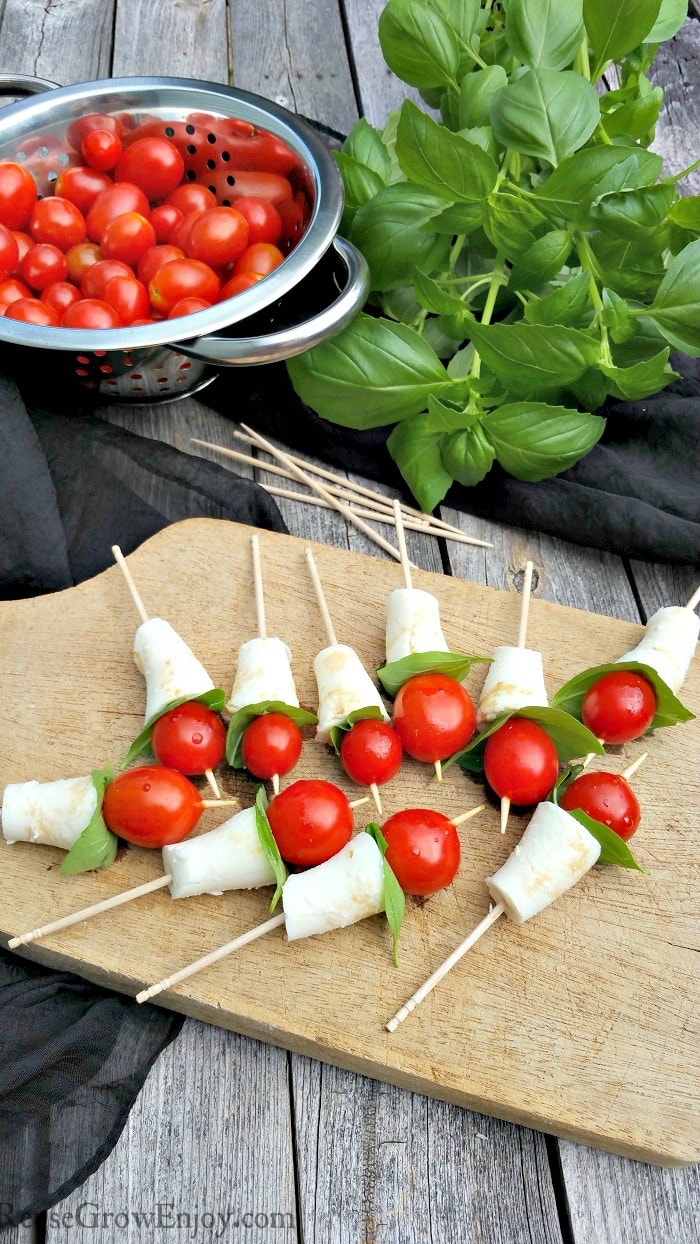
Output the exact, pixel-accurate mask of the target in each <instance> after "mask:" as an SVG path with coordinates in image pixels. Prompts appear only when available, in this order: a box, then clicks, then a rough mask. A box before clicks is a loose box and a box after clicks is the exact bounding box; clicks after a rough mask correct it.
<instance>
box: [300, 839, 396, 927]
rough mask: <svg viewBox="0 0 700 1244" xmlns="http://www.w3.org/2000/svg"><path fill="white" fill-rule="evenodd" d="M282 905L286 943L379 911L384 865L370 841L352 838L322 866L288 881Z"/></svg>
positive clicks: (381, 902)
mask: <svg viewBox="0 0 700 1244" xmlns="http://www.w3.org/2000/svg"><path fill="white" fill-rule="evenodd" d="M282 905H283V907H284V914H285V923H286V927H287V937H288V938H289V940H290V942H293V941H295V940H296V939H297V938H299V937H313V936H314V935H315V934H316V933H328V932H329V931H330V930H331V929H344V928H345V927H346V925H348V924H355V923H356V922H357V921H358V920H364V919H365V917H367V916H376V915H377V913H378V912H380V911H384V865H383V862H382V855H381V851H380V850H379V847H378V846H377V844H376V842H375V841H374V839H373V838H370V836H369V834H365V833H362V834H357V835H356V837H354V838H351V839H350V841H349V842H348V843H346V845H345V846H344V847H343V849H342V850H341V851H339V852H338V854H337V855H334V856H333V857H332V858H331V859H329V860H326V861H325V863H323V864H317V865H316V867H315V868H309V869H308V870H307V872H303V873H294V874H293V875H292V876H291V877H288V878H287V881H286V882H285V886H284V889H283V891H282Z"/></svg>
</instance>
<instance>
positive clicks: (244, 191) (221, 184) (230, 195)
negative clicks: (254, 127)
mask: <svg viewBox="0 0 700 1244" xmlns="http://www.w3.org/2000/svg"><path fill="white" fill-rule="evenodd" d="M207 185H212V186H213V187H214V190H215V192H216V193H217V194H219V195H220V197H221V199H222V200H225V199H229V200H230V202H231V204H232V205H233V206H234V207H235V206H236V202H237V200H238V199H250V198H253V199H265V201H266V202H267V203H272V204H273V206H274V207H277V205H278V204H279V203H284V202H285V201H286V200H287V199H293V198H294V195H293V194H292V187H291V186H290V184H289V182H288V181H287V178H286V177H280V176H279V174H277V173H264V172H263V173H259V172H249V171H248V170H247V169H240V168H235V169H231V171H230V172H229V171H228V167H227V170H226V172H216V173H212V174H211V182H209V181H207Z"/></svg>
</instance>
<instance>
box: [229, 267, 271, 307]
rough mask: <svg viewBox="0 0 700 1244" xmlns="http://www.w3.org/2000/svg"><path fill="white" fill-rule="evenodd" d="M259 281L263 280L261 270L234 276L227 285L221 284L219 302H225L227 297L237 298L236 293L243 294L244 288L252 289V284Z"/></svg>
mask: <svg viewBox="0 0 700 1244" xmlns="http://www.w3.org/2000/svg"><path fill="white" fill-rule="evenodd" d="M258 281H262V277H261V276H260V273H259V272H242V273H241V275H240V276H232V277H231V279H230V280H228V281H227V282H226V284H225V285H222V286H221V293H220V294H219V302H225V301H226V299H227V298H235V297H236V294H242V293H243V290H244V289H250V287H251V285H257V283H258Z"/></svg>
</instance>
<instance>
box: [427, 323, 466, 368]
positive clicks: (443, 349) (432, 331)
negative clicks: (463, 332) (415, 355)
mask: <svg viewBox="0 0 700 1244" xmlns="http://www.w3.org/2000/svg"><path fill="white" fill-rule="evenodd" d="M423 339H424V341H427V342H428V345H431V346H432V347H433V350H434V351H435V353H436V354H437V356H438V358H439V359H442V360H443V362H444V360H445V359H449V358H450V357H451V356H452V355H453V354H454V353H455V351H456V349H457V347H458V343H457V342H455V341H454V340H453V339H452V337H448V336H447V334H446V333H445V332H443V329H442V324H441V323H440V320H439V319H434V318H432V317H429V318H428V319H427V320H426V321H425V324H424V325H423Z"/></svg>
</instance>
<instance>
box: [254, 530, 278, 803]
mask: <svg viewBox="0 0 700 1244" xmlns="http://www.w3.org/2000/svg"><path fill="white" fill-rule="evenodd" d="M250 547H251V550H252V553H253V585H254V588H255V613H256V615H257V620H258V635H259V636H260V638H261V639H267V622H266V620H265V595H264V592H263V577H262V565H261V562H260V539H259V537H258V536H257V535H252V536H251V537H250ZM272 793H273V794H274V795H279V793H280V775H279V773H273V775H272Z"/></svg>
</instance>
